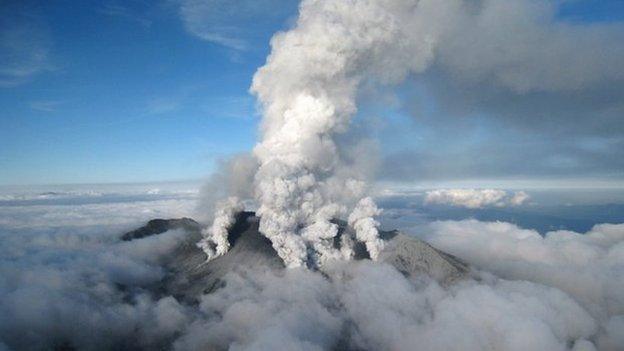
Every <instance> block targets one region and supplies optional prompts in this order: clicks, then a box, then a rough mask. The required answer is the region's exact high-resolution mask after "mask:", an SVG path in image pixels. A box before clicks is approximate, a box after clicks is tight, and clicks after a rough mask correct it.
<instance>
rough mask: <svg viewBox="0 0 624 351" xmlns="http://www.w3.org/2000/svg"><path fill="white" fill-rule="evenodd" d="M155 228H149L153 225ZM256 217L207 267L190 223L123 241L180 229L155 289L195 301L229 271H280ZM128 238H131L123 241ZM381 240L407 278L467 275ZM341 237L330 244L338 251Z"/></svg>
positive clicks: (244, 219)
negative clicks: (181, 235)
mask: <svg viewBox="0 0 624 351" xmlns="http://www.w3.org/2000/svg"><path fill="white" fill-rule="evenodd" d="M151 223H153V224H151ZM335 223H336V224H338V225H339V236H340V235H344V234H345V233H350V234H353V232H352V229H351V228H349V227H348V226H347V224H346V223H345V222H343V221H335ZM258 224H259V218H258V217H256V216H255V214H254V213H253V212H241V213H239V214H238V215H237V219H236V222H235V224H234V225H233V226H232V228H231V229H230V235H229V238H228V240H229V242H230V250H229V251H228V253H227V254H225V255H223V256H221V257H217V258H215V259H213V260H212V261H210V262H206V255H205V254H204V252H203V251H202V250H201V249H199V248H198V247H197V245H196V243H197V242H198V241H199V240H200V239H201V229H200V226H199V224H198V223H197V222H195V221H193V220H191V219H188V218H183V219H174V220H153V221H150V222H149V223H148V225H147V226H145V227H142V228H140V229H137V230H135V231H133V232H129V233H127V234H125V235H124V240H131V239H137V238H141V237H145V236H148V235H154V234H157V233H161V232H164V231H166V230H170V229H175V228H183V229H185V230H186V231H187V233H188V236H187V239H186V240H185V241H184V242H183V243H181V244H180V246H179V247H178V249H177V250H176V251H175V252H174V253H173V255H172V256H171V257H170V258H169V259H168V260H167V270H168V274H167V276H166V278H165V279H164V281H163V282H162V283H161V284H160V285H159V286H158V287H156V288H155V290H156V291H157V292H158V293H161V294H165V295H173V296H175V297H176V298H178V299H181V300H184V301H187V302H191V303H192V302H197V299H198V298H199V297H200V296H201V295H202V294H206V293H210V292H212V291H214V290H215V289H218V288H219V287H221V286H222V285H223V284H224V278H225V275H226V274H228V273H230V272H245V271H246V270H248V269H254V270H258V269H283V268H284V264H283V262H282V260H281V259H280V258H279V256H278V255H277V252H276V251H275V249H273V247H272V246H271V242H270V241H269V239H267V238H266V237H264V236H263V235H262V234H260V232H259V231H258ZM126 237H128V238H129V239H125V238H126ZM380 237H381V238H382V239H383V240H385V241H386V247H385V248H384V250H383V251H382V253H381V255H380V261H382V262H386V263H388V264H391V265H392V266H394V267H395V268H397V269H398V270H399V271H400V272H401V273H403V274H404V275H405V276H407V277H416V276H419V275H423V274H426V275H428V276H430V277H431V278H433V279H435V280H437V281H438V282H440V283H441V284H443V285H448V284H452V283H453V282H454V281H456V280H458V279H461V278H462V277H465V276H466V275H467V274H468V271H469V269H468V267H467V266H466V264H464V263H463V262H461V261H460V260H459V259H457V258H456V257H454V256H452V255H449V254H447V253H445V252H442V251H440V250H437V249H436V248H434V247H432V246H431V245H429V244H427V243H425V242H424V241H422V240H419V239H417V238H415V237H412V236H409V235H405V234H403V233H400V232H398V231H381V232H380ZM339 242H340V240H339V238H337V240H336V241H335V242H334V245H336V247H338V246H339ZM367 258H369V255H368V252H367V251H366V247H365V246H364V244H363V243H359V242H358V243H356V246H355V259H356V260H362V259H367Z"/></svg>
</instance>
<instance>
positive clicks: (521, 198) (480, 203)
mask: <svg viewBox="0 0 624 351" xmlns="http://www.w3.org/2000/svg"><path fill="white" fill-rule="evenodd" d="M529 198H530V197H529V195H528V194H527V193H526V192H524V191H518V192H515V193H513V194H510V193H508V192H507V191H505V190H498V189H438V190H430V191H427V192H426V193H425V198H424V202H425V203H426V204H437V205H451V206H460V207H466V208H483V207H488V206H495V207H504V206H520V205H522V204H524V203H525V202H526V201H527V200H528V199H529Z"/></svg>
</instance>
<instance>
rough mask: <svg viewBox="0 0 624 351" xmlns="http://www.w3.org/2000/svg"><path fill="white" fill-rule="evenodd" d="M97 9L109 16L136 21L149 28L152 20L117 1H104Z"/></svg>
mask: <svg viewBox="0 0 624 351" xmlns="http://www.w3.org/2000/svg"><path fill="white" fill-rule="evenodd" d="M97 11H98V12H99V13H101V14H103V15H106V16H109V17H115V18H120V19H124V20H128V21H132V22H136V23H138V24H139V25H141V26H142V27H145V28H149V27H150V26H151V25H152V20H151V19H149V18H148V17H147V16H145V15H143V14H140V13H137V12H136V11H133V10H131V9H130V8H128V7H127V6H124V5H122V4H119V3H112V2H109V3H105V4H104V5H102V7H100V8H99V9H98V10H97Z"/></svg>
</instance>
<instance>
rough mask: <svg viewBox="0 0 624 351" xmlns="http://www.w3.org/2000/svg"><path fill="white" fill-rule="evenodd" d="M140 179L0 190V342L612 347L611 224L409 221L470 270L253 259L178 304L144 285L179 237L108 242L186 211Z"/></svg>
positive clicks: (31, 345)
mask: <svg viewBox="0 0 624 351" xmlns="http://www.w3.org/2000/svg"><path fill="white" fill-rule="evenodd" d="M155 189H156V187H154V186H146V187H143V188H140V189H136V188H133V189H117V190H114V189H113V190H111V189H104V190H101V189H100V190H99V191H98V190H95V189H92V190H90V191H80V190H71V191H65V192H64V193H63V194H60V192H59V194H60V195H51V194H50V193H51V192H50V191H46V192H45V193H48V194H47V195H44V196H45V197H46V199H45V200H46V201H47V202H44V203H41V202H37V201H40V200H41V199H40V198H38V197H37V195H36V194H33V193H31V194H25V193H19V192H12V193H10V192H9V193H7V192H5V193H4V196H5V198H6V199H3V200H0V296H1V297H2V298H1V299H0V350H43V349H55V348H58V349H61V348H64V347H71V348H75V349H81V350H82V349H85V350H107V349H155V348H163V349H176V350H196V349H232V350H269V349H271V350H272V349H304V350H327V349H369V350H374V349H378V350H391V349H392V350H411V349H414V348H418V349H423V350H439V349H445V350H569V349H572V350H595V349H597V350H621V349H622V347H623V345H624V340H623V339H622V335H624V293H623V291H624V283H623V282H624V225H621V224H620V225H618V224H600V225H596V226H595V227H594V228H593V229H591V230H590V231H589V232H587V233H575V232H571V231H553V232H549V233H547V234H545V235H540V234H539V233H538V232H537V231H535V230H532V229H523V228H520V227H518V226H516V225H514V224H511V223H505V222H483V221H478V220H475V219H463V220H433V221H430V220H424V221H421V222H419V223H418V225H415V226H412V227H410V228H405V229H406V231H408V232H410V233H411V234H413V235H415V236H418V237H420V238H423V239H425V240H427V241H428V242H430V243H431V244H433V245H434V246H435V247H437V248H439V249H442V250H444V251H447V252H449V253H452V254H454V255H456V256H458V257H460V258H461V259H463V260H465V261H466V262H468V263H470V264H471V265H472V267H473V268H474V272H472V276H471V278H469V279H466V280H464V281H462V282H459V283H457V284H454V285H452V286H441V285H439V284H438V283H437V282H435V281H433V280H431V279H429V278H428V277H419V278H417V279H407V278H405V277H404V276H403V275H402V274H401V273H399V272H398V271H397V270H395V269H394V268H393V267H391V266H388V265H385V264H379V263H373V262H369V261H366V262H349V263H345V262H342V263H340V262H336V263H333V264H328V265H326V266H325V267H324V268H323V272H322V273H320V272H312V271H308V270H306V269H289V270H285V271H270V270H266V269H262V268H261V267H258V268H254V269H248V270H241V271H238V272H232V273H230V274H229V275H228V276H227V278H226V285H225V286H224V287H223V288H221V289H219V290H217V291H216V292H214V293H212V294H209V295H204V296H203V297H202V298H201V299H200V301H199V303H198V304H188V303H184V302H182V301H178V300H177V299H176V298H175V297H173V296H162V295H158V294H155V293H153V291H154V289H152V288H153V286H154V285H157V284H158V283H159V282H160V280H161V279H162V278H163V277H164V276H165V274H166V269H165V263H166V262H167V259H168V257H170V256H171V254H172V253H173V252H174V250H175V248H176V247H177V246H178V245H179V244H180V243H181V242H183V241H184V239H185V237H186V234H185V233H184V232H182V231H169V232H166V233H163V234H161V235H158V236H153V237H148V238H145V239H141V240H134V241H131V242H123V241H121V240H120V239H119V237H120V235H121V234H122V233H123V232H124V231H126V230H129V229H132V228H135V227H137V226H139V225H141V224H143V223H144V222H145V221H146V220H148V219H151V218H155V217H164V218H170V217H182V216H193V215H194V214H195V213H196V209H197V203H198V201H197V200H198V197H199V195H198V194H199V192H198V191H197V190H195V189H192V188H190V187H189V189H184V187H181V188H176V189H172V190H171V189H165V188H163V187H162V186H160V187H159V190H157V191H156V190H155ZM83 190H84V189H83ZM42 193H43V192H42ZM96 193H97V195H95V194H96ZM55 196H56V197H57V198H56V200H54V199H51V198H54V197H55ZM68 197H72V198H73V200H72V201H71V202H73V203H75V204H70V203H68V202H67V201H66V200H67V198H68ZM96 199H99V200H96ZM102 199H107V200H106V201H102ZM16 201H17V202H16ZM20 201H21V202H20ZM421 203H422V200H421ZM436 206H437V205H436ZM389 211H390V212H391V210H389ZM381 219H382V222H384V221H385V220H384V217H383V216H382V218H381Z"/></svg>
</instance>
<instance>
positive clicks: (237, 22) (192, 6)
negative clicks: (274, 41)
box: [178, 0, 295, 51]
mask: <svg viewBox="0 0 624 351" xmlns="http://www.w3.org/2000/svg"><path fill="white" fill-rule="evenodd" d="M293 3H295V2H294V1H290V0H288V1H277V0H257V1H254V0H242V1H237V2H236V3H232V2H230V1H226V0H179V2H178V5H179V16H180V19H181V20H182V23H183V25H184V28H185V29H186V30H187V31H188V32H189V33H190V34H192V35H194V36H196V37H198V38H200V39H202V40H206V41H209V42H212V43H214V44H218V45H221V46H224V47H227V48H229V49H233V50H235V51H246V50H249V49H251V48H252V46H253V44H252V43H253V40H252V39H254V38H255V37H257V36H258V34H259V32H260V31H262V28H261V27H262V26H263V25H264V24H266V23H268V22H270V21H274V20H275V19H276V18H278V17H280V16H283V15H284V13H285V12H287V11H288V10H287V9H288V8H289V5H292V4H293Z"/></svg>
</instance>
